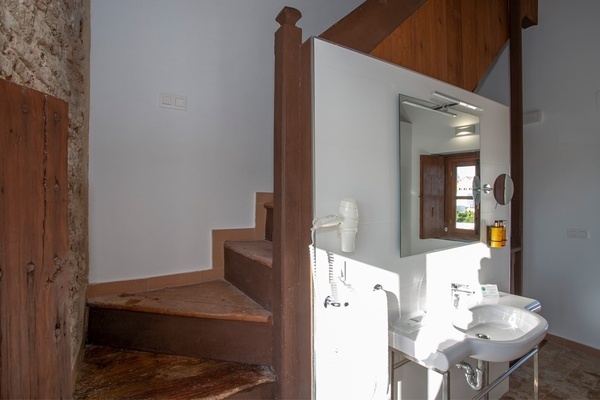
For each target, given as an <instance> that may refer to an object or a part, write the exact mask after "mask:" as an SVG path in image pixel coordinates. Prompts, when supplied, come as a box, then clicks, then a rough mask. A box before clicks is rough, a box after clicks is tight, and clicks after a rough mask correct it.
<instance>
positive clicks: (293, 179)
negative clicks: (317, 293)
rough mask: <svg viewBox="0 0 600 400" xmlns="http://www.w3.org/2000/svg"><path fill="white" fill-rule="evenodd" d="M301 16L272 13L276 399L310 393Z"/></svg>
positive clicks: (307, 159) (307, 153) (308, 184)
mask: <svg viewBox="0 0 600 400" xmlns="http://www.w3.org/2000/svg"><path fill="white" fill-rule="evenodd" d="M300 17H301V14H300V12H299V11H298V10H296V9H293V8H290V7H285V8H284V9H283V10H282V11H281V12H280V13H279V15H278V16H277V18H276V20H277V22H279V24H280V25H281V26H280V28H279V29H278V30H277V32H276V33H275V113H274V122H275V126H274V135H275V137H274V183H273V186H274V187H273V192H274V198H273V200H274V214H273V219H274V221H273V222H274V223H273V225H274V226H273V285H274V298H273V367H274V369H275V373H276V374H277V377H278V390H277V394H276V396H277V398H280V399H288V398H290V399H291V398H311V397H312V344H311V336H312V335H311V325H312V324H311V295H310V264H306V263H307V262H308V263H309V262H310V261H309V259H310V258H309V256H308V245H309V244H310V223H311V219H312V172H311V171H312V167H311V165H312V151H311V144H310V143H311V135H312V132H311V131H310V129H309V127H310V123H307V122H306V119H307V115H308V116H310V114H306V113H307V112H309V111H307V108H308V109H309V107H307V105H306V102H307V101H308V102H309V103H308V104H309V105H310V95H307V93H309V92H308V91H309V85H308V84H307V80H306V78H307V77H310V74H309V73H308V72H307V68H308V66H309V62H306V58H305V57H306V56H307V55H308V54H309V52H308V51H306V50H304V49H305V48H306V47H303V45H302V30H301V29H300V28H298V27H297V26H296V25H295V24H296V22H297V21H298V20H299V19H300ZM302 54H304V56H303V55H302ZM303 60H304V61H303ZM308 60H310V59H308ZM307 65H308V66H307ZM308 71H309V70H308ZM303 77H304V83H303ZM308 119H310V118H309V117H308Z"/></svg>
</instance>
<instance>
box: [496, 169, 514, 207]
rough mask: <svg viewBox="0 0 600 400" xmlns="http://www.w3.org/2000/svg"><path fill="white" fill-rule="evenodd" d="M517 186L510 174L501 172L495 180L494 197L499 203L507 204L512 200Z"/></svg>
mask: <svg viewBox="0 0 600 400" xmlns="http://www.w3.org/2000/svg"><path fill="white" fill-rule="evenodd" d="M514 192H515V186H514V184H513V180H512V179H511V177H510V175H507V174H500V175H498V177H497V178H496V180H495V181H494V198H495V199H496V201H497V202H498V204H502V205H503V206H504V205H507V204H508V203H510V201H511V200H512V197H513V194H514Z"/></svg>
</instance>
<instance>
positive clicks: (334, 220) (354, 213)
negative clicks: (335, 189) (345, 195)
mask: <svg viewBox="0 0 600 400" xmlns="http://www.w3.org/2000/svg"><path fill="white" fill-rule="evenodd" d="M331 226H338V236H339V237H340V238H341V240H342V251H343V252H344V253H352V252H353V251H354V242H355V241H356V232H358V207H357V206H356V201H354V199H343V200H342V201H340V206H339V208H338V213H337V214H331V215H326V216H324V217H322V218H317V219H315V220H314V221H313V229H319V228H327V227H331Z"/></svg>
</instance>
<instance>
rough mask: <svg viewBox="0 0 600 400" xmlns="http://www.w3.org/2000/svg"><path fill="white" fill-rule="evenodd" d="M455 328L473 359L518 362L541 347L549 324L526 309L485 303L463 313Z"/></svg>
mask: <svg viewBox="0 0 600 400" xmlns="http://www.w3.org/2000/svg"><path fill="white" fill-rule="evenodd" d="M452 323H453V325H454V328H456V329H458V330H459V331H461V332H463V333H464V334H465V336H466V341H467V343H468V345H469V346H470V349H471V357H473V358H475V359H478V360H484V361H492V362H503V361H511V360H515V359H517V358H519V357H521V356H522V355H524V354H525V353H527V352H528V351H529V350H531V349H532V348H534V347H535V346H537V345H538V344H539V343H540V342H541V341H542V339H544V336H546V331H547V330H548V322H547V321H546V320H545V319H544V318H543V317H542V316H540V315H538V314H536V313H533V312H531V311H529V310H526V309H524V308H518V307H512V306H508V305H504V304H484V305H478V306H475V307H472V308H470V309H468V310H464V311H459V312H458V313H457V315H456V316H455V317H454V319H453V322H452Z"/></svg>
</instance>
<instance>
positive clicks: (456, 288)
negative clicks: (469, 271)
mask: <svg viewBox="0 0 600 400" xmlns="http://www.w3.org/2000/svg"><path fill="white" fill-rule="evenodd" d="M450 293H451V294H452V304H453V305H454V308H458V304H459V302H460V297H461V293H464V294H465V295H466V296H471V295H472V294H475V291H474V290H470V288H469V285H466V284H463V283H451V284H450Z"/></svg>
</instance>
